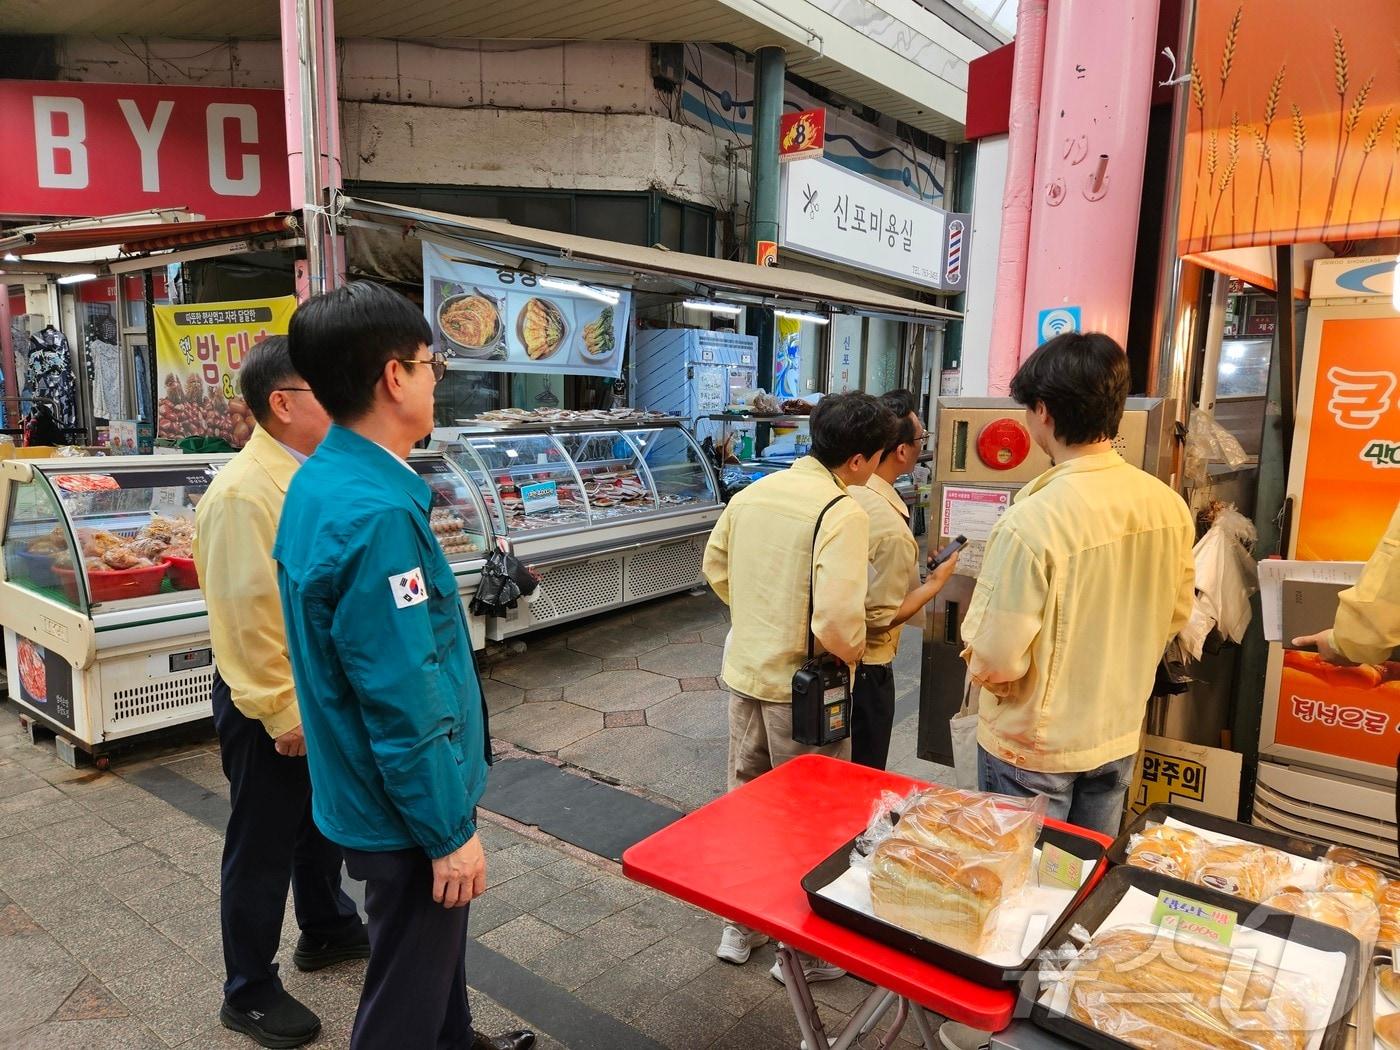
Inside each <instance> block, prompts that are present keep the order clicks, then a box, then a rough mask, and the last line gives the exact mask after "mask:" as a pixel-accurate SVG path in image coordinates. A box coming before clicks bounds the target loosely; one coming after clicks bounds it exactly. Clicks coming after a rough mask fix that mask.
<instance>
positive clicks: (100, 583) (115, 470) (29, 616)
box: [0, 453, 492, 758]
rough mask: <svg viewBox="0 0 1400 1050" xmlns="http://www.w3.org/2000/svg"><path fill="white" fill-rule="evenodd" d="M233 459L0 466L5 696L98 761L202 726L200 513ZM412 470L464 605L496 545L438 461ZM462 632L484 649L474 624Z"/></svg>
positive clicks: (453, 473) (206, 659) (206, 660)
mask: <svg viewBox="0 0 1400 1050" xmlns="http://www.w3.org/2000/svg"><path fill="white" fill-rule="evenodd" d="M230 458H232V457H230V456H226V455H225V456H179V457H175V456H117V457H110V458H93V459H50V460H28V461H24V460H7V461H4V462H3V463H0V548H2V549H3V558H2V559H0V626H3V628H4V638H5V655H6V661H7V665H8V666H9V667H10V668H11V674H10V678H9V691H10V698H11V699H12V700H14V701H15V703H17V704H18V705H19V706H20V707H21V708H22V709H23V711H24V712H25V714H26V715H27V716H29V717H31V718H32V719H33V720H34V721H36V722H38V723H40V724H42V725H44V726H45V727H46V728H48V729H50V730H52V731H53V732H55V733H57V734H59V735H60V736H62V737H63V738H64V739H65V740H66V741H68V742H69V743H70V744H72V745H75V746H76V747H78V748H81V749H82V750H84V751H88V752H90V753H91V754H93V755H94V756H95V757H98V758H102V756H103V755H104V753H105V752H107V751H109V750H110V749H111V748H112V746H113V745H114V744H116V743H117V742H118V741H121V740H125V739H129V738H131V737H135V736H138V735H140V734H142V733H147V732H151V731H153V730H157V729H163V728H167V727H169V726H174V725H179V724H182V723H185V722H192V721H197V720H199V719H201V718H206V717H208V716H209V713H210V708H209V691H210V686H211V685H212V683H213V678H214V655H213V652H212V651H211V649H210V644H209V622H208V617H207V615H206V612H205V606H204V599H203V596H202V595H201V594H200V592H199V581H198V578H197V575H196V573H195V568H194V562H193V560H192V557H191V551H190V544H191V543H192V541H193V537H194V509H195V506H196V505H197V504H198V502H199V500H200V498H201V497H202V496H203V495H204V492H205V491H206V490H207V489H208V487H209V484H210V482H211V481H212V480H213V479H214V476H215V475H216V474H217V473H218V470H219V468H220V467H222V466H223V465H224V464H225V463H227V462H228V460H229V459H230ZM410 465H411V466H412V467H413V469H414V470H415V471H416V472H417V473H418V474H419V475H420V476H421V477H422V478H423V479H424V480H425V481H427V482H428V484H429V485H430V486H431V488H432V490H433V504H432V509H431V518H432V527H433V532H434V534H435V535H436V536H437V538H438V542H439V543H440V544H441V545H442V547H443V550H444V551H445V552H446V553H447V556H448V559H449V561H450V562H451V563H452V567H453V572H454V574H455V575H456V576H457V579H458V585H459V590H460V591H461V592H462V596H463V601H464V603H466V602H469V601H470V598H471V596H472V595H473V594H474V593H475V592H476V587H477V584H478V582H479V581H480V578H481V566H482V563H483V561H484V560H485V552H486V550H487V549H488V547H489V545H490V543H491V542H492V534H491V529H490V526H489V524H488V521H487V517H486V511H485V508H484V507H483V505H482V504H481V500H480V497H479V496H478V494H477V491H476V488H475V486H473V485H472V484H471V482H470V481H468V479H467V478H465V477H464V476H463V475H462V474H461V472H460V471H459V470H458V469H457V468H456V467H455V466H454V465H453V464H452V463H451V462H450V461H449V460H447V459H446V458H445V457H443V456H442V455H439V454H435V453H415V455H414V456H413V458H412V459H411V461H410ZM468 623H469V625H470V626H471V633H472V638H473V644H474V645H477V646H481V645H484V644H485V633H484V625H483V624H482V622H481V620H480V619H479V618H477V617H472V616H470V615H469V616H468ZM70 751H71V749H70Z"/></svg>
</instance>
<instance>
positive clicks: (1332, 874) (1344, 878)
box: [1322, 846, 1390, 904]
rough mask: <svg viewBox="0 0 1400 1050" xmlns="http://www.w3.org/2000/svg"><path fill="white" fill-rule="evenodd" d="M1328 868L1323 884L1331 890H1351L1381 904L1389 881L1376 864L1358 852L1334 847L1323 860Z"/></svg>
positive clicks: (1324, 873) (1325, 871) (1326, 868)
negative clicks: (1382, 895)
mask: <svg viewBox="0 0 1400 1050" xmlns="http://www.w3.org/2000/svg"><path fill="white" fill-rule="evenodd" d="M1323 864H1324V865H1325V866H1326V867H1325V870H1324V872H1323V877H1322V883H1323V885H1324V886H1326V887H1327V888H1329V889H1337V890H1350V891H1351V892H1353V893H1364V894H1365V895H1366V896H1368V897H1370V898H1371V900H1373V901H1375V902H1376V903H1378V904H1379V903H1380V900H1381V894H1382V893H1383V892H1384V890H1385V888H1386V885H1387V884H1388V883H1389V881H1390V880H1389V879H1387V878H1386V877H1385V875H1384V874H1383V873H1382V872H1381V870H1380V869H1379V868H1377V867H1376V866H1375V865H1374V864H1372V863H1370V861H1369V860H1367V858H1366V857H1365V856H1363V855H1362V854H1361V853H1358V852H1357V851H1356V850H1353V849H1347V848H1346V847H1345V846H1333V847H1332V848H1331V849H1329V850H1328V851H1327V855H1326V856H1325V857H1324V858H1323Z"/></svg>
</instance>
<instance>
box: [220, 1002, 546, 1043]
mask: <svg viewBox="0 0 1400 1050" xmlns="http://www.w3.org/2000/svg"><path fill="white" fill-rule="evenodd" d="M219 1023H220V1024H222V1025H223V1026H224V1027H225V1028H227V1029H229V1030H231V1031H234V1032H242V1033H243V1034H244V1035H246V1036H247V1037H248V1038H249V1039H251V1040H253V1042H255V1043H257V1044H258V1045H259V1046H266V1047H269V1048H270V1050H289V1048H290V1047H294V1046H301V1045H302V1044H304V1043H309V1042H311V1040H313V1039H315V1038H316V1033H317V1032H319V1031H320V1030H321V1019H320V1018H319V1017H317V1016H316V1015H315V1014H313V1013H312V1012H311V1011H310V1010H308V1009H307V1008H306V1007H305V1006H303V1005H302V1004H301V1003H299V1002H298V1001H297V1000H296V999H294V998H293V997H292V995H291V994H290V993H288V992H283V993H282V998H281V999H279V1000H277V1002H276V1003H274V1004H273V1005H272V1006H269V1007H268V1008H267V1009H266V1010H240V1009H239V1008H238V1007H236V1006H230V1005H229V1004H228V1003H224V1005H223V1006H221V1007H220V1008H219ZM532 1038H533V1037H532Z"/></svg>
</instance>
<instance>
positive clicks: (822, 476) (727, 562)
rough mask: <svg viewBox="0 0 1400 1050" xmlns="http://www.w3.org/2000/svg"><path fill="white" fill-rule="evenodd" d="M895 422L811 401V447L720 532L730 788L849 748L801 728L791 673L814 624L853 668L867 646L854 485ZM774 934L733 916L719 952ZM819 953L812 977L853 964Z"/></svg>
mask: <svg viewBox="0 0 1400 1050" xmlns="http://www.w3.org/2000/svg"><path fill="white" fill-rule="evenodd" d="M893 425H894V420H893V417H892V416H891V415H890V412H889V410H888V409H887V408H885V407H884V406H883V405H881V404H880V402H879V401H877V400H876V399H875V398H873V397H871V396H870V395H869V394H863V393H859V392H856V393H849V394H831V395H828V396H827V397H824V398H822V399H821V401H819V402H818V403H817V406H816V408H814V409H813V410H812V417H811V428H812V454H811V455H810V456H804V457H802V458H801V459H799V460H798V461H797V462H796V463H794V464H793V465H792V466H791V467H790V468H789V469H788V470H785V471H781V472H780V473H777V474H770V475H769V476H767V477H765V478H762V479H760V480H759V481H757V482H755V483H754V484H753V485H750V486H749V487H748V488H746V489H744V490H743V491H742V492H740V493H739V494H738V495H736V496H735V497H734V498H733V499H732V500H730V502H729V505H728V506H727V507H726V508H725V510H724V513H723V514H722V515H721V516H720V519H719V521H718V522H717V523H716V524H715V527H714V530H713V531H712V532H711V533H710V540H709V543H708V544H707V546H706V547H705V561H704V573H705V579H706V580H708V581H709V584H710V586H711V587H712V588H714V592H715V594H717V595H718V596H719V598H720V600H721V601H723V602H724V603H725V604H726V605H728V606H729V610H730V621H731V629H730V634H729V645H728V647H727V649H726V651H725V656H724V672H723V674H724V684H725V686H726V687H727V688H728V689H729V693H730V697H729V786H730V788H731V790H732V789H733V788H735V787H738V786H739V785H740V784H744V783H747V782H748V781H750V780H752V779H754V778H755V777H757V776H760V775H761V774H763V773H766V772H767V771H768V770H770V769H772V768H773V767H775V766H778V765H781V764H782V763H784V762H786V761H788V760H789V759H792V758H796V757H797V756H798V755H807V754H824V755H830V756H832V757H835V758H849V757H850V754H851V744H850V740H849V739H846V740H842V741H841V742H840V743H837V744H831V745H828V746H826V747H815V746H811V745H808V744H799V743H797V742H796V741H794V740H793V739H792V676H793V675H794V674H795V673H796V672H797V670H798V668H799V667H801V666H802V664H803V663H804V662H805V661H806V659H807V640H808V632H809V631H810V632H811V633H812V634H814V635H815V637H816V643H817V651H818V652H822V651H825V652H829V653H832V654H834V655H835V656H837V657H839V658H840V659H842V660H844V661H845V662H846V663H847V664H850V665H851V666H852V667H854V666H855V664H857V663H858V662H859V661H860V657H861V653H862V652H864V650H865V588H866V556H867V550H866V544H867V539H868V528H869V523H868V520H867V518H866V515H865V511H864V510H862V509H861V506H860V504H859V503H857V502H856V501H855V500H854V499H850V498H848V493H847V487H848V486H851V485H862V484H864V483H865V480H866V479H867V478H868V477H869V476H870V473H871V471H872V470H874V469H875V466H876V464H877V463H878V462H879V459H880V453H881V451H882V450H883V449H884V447H885V444H886V442H887V441H888V440H889V435H890V432H891V430H892V428H893ZM823 512H825V513H823ZM819 518H820V528H818V519H819ZM766 940H767V938H766V937H764V936H762V935H761V934H758V933H757V932H755V931H753V930H748V929H745V928H744V927H741V926H738V925H736V924H733V923H730V924H728V925H726V926H725V928H724V933H723V938H722V941H721V943H720V946H719V948H718V950H717V951H716V954H717V955H718V956H719V957H720V958H721V959H723V960H725V961H726V962H732V963H736V964H742V963H745V962H747V961H748V958H749V953H750V952H751V951H752V949H753V948H756V947H758V946H759V945H761V944H763V943H764V942H765V941H766ZM811 962H812V963H813V964H814V965H813V966H812V967H810V968H809V967H808V966H807V961H806V960H804V969H807V970H808V973H807V976H808V979H809V980H834V979H836V978H837V977H840V976H841V974H842V972H843V971H841V970H838V969H837V968H836V967H830V966H824V965H823V964H818V963H816V962H815V960H812V961H811ZM775 971H776V968H775Z"/></svg>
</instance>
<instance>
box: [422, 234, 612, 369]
mask: <svg viewBox="0 0 1400 1050" xmlns="http://www.w3.org/2000/svg"><path fill="white" fill-rule="evenodd" d="M567 284H568V282H559V284H558V285H556V284H554V283H553V282H550V281H549V279H548V278H541V277H537V276H535V275H534V274H528V273H520V272H518V271H515V270H499V269H496V268H495V267H492V266H474V265H472V264H470V263H459V262H454V261H453V260H452V259H450V258H448V256H447V255H446V254H444V253H443V252H442V251H440V250H439V249H438V248H437V247H435V246H434V245H431V244H424V245H423V309H424V312H425V313H426V314H427V318H428V324H429V325H431V326H432V329H433V347H434V349H436V350H438V351H440V352H442V353H443V354H445V355H447V357H448V358H449V360H450V361H452V362H453V364H452V367H453V368H461V369H470V370H479V371H483V372H547V373H552V374H560V373H563V374H565V375H592V376H607V377H610V378H616V377H617V376H618V375H619V374H620V372H621V369H622V351H623V347H624V344H625V343H626V340H627V325H628V322H629V320H630V319H631V312H632V294H631V293H630V292H624V291H619V292H617V293H616V294H617V295H618V299H617V302H615V303H608V302H603V301H602V300H600V299H598V298H595V297H593V296H591V295H586V294H580V293H578V292H574V291H570V290H569V289H568V288H567ZM559 285H565V287H559ZM598 291H599V293H600V294H602V295H610V294H612V290H611V289H605V288H601V287H600V288H599V289H598Z"/></svg>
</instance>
